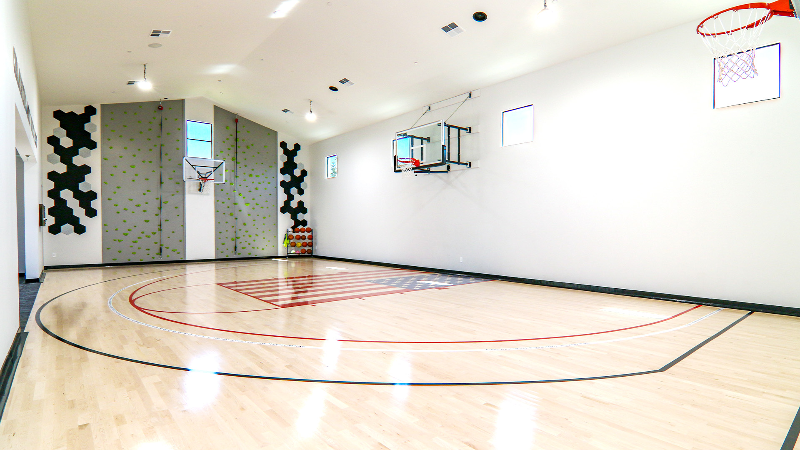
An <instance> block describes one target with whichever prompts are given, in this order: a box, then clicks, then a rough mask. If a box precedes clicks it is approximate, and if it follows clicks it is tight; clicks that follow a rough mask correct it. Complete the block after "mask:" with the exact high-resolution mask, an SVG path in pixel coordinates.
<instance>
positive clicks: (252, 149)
mask: <svg viewBox="0 0 800 450" xmlns="http://www.w3.org/2000/svg"><path fill="white" fill-rule="evenodd" d="M235 119H236V115H234V114H233V113H231V112H229V111H226V110H224V109H222V108H219V107H214V128H215V130H214V158H215V159H224V160H225V170H226V173H225V179H226V180H227V182H226V183H225V184H217V185H215V186H214V202H215V210H216V213H215V219H216V248H217V252H216V257H217V258H235V257H248V256H276V255H277V254H278V237H277V229H278V217H277V213H276V211H277V198H278V190H277V184H276V179H275V177H276V169H275V168H276V166H277V162H278V152H277V148H278V135H277V133H276V132H275V131H274V130H271V129H269V128H267V127H264V126H262V125H259V124H257V123H255V122H252V121H249V120H247V119H244V118H241V117H239V125H238V150H237V145H236V143H237V140H236V135H237V133H236V129H237V128H236V122H235ZM237 156H238V160H237ZM234 190H235V192H234Z"/></svg>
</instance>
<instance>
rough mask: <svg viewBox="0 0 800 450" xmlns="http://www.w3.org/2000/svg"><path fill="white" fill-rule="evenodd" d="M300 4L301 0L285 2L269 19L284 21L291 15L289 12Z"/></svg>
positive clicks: (285, 0)
mask: <svg viewBox="0 0 800 450" xmlns="http://www.w3.org/2000/svg"><path fill="white" fill-rule="evenodd" d="M298 3H300V0H283V1H282V2H281V4H280V5H278V7H277V8H275V11H273V12H272V14H271V15H270V16H269V17H270V18H272V19H283V18H284V17H286V16H288V15H289V11H291V10H292V9H293V8H294V7H295V6H297V4H298Z"/></svg>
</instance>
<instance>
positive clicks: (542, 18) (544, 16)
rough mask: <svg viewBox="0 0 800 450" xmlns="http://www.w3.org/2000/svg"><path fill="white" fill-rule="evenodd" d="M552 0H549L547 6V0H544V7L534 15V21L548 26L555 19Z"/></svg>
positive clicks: (553, 0)
mask: <svg viewBox="0 0 800 450" xmlns="http://www.w3.org/2000/svg"><path fill="white" fill-rule="evenodd" d="M554 2H555V0H550V4H551V6H550V7H548V6H547V0H544V9H542V10H541V11H539V15H538V16H536V23H537V24H538V25H541V26H549V25H551V24H552V23H553V22H554V21H555V19H556V17H555V16H556V14H555V12H553V8H552V3H554Z"/></svg>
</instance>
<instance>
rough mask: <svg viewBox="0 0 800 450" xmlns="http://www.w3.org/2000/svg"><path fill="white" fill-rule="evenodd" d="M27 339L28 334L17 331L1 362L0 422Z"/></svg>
mask: <svg viewBox="0 0 800 450" xmlns="http://www.w3.org/2000/svg"><path fill="white" fill-rule="evenodd" d="M27 338H28V333H26V332H24V331H21V330H20V331H18V332H17V335H16V336H14V342H13V343H12V344H11V350H9V351H8V355H7V356H6V360H5V362H3V369H2V371H0V420H2V418H3V411H4V410H5V409H6V402H7V401H8V396H9V394H10V393H11V384H12V383H13V382H14V375H15V374H16V373H17V366H18V365H19V360H20V358H21V357H22V349H23V348H24V347H25V340H26V339H27Z"/></svg>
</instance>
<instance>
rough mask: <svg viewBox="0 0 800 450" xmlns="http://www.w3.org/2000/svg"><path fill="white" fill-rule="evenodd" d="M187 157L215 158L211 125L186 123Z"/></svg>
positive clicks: (190, 121)
mask: <svg viewBox="0 0 800 450" xmlns="http://www.w3.org/2000/svg"><path fill="white" fill-rule="evenodd" d="M186 156H190V157H192V158H208V159H211V158H212V157H213V156H214V148H213V144H212V138H211V124H210V123H205V122H195V121H193V120H187V121H186Z"/></svg>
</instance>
